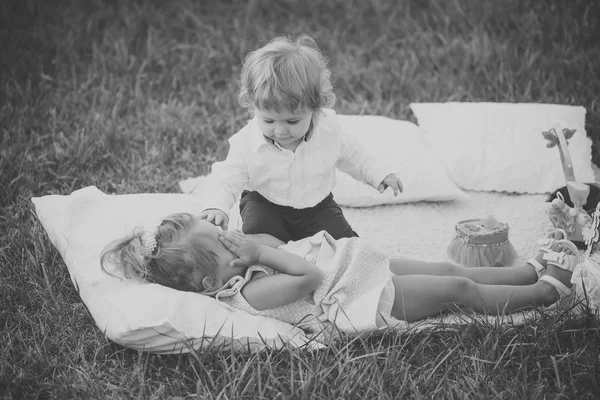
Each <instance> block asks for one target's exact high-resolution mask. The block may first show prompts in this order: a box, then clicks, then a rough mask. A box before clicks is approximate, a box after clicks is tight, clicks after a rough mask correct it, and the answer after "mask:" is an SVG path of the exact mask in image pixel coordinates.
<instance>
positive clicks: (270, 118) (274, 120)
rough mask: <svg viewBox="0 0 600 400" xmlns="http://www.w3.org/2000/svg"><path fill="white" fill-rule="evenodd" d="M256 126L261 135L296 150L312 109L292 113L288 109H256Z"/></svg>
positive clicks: (309, 120) (304, 132)
mask: <svg viewBox="0 0 600 400" xmlns="http://www.w3.org/2000/svg"><path fill="white" fill-rule="evenodd" d="M255 115H256V118H257V120H258V126H259V127H260V129H261V131H262V133H263V135H265V136H266V137H268V138H269V139H272V140H274V141H276V142H277V143H279V145H280V146H281V147H283V148H284V149H288V150H292V151H294V150H296V147H298V144H300V142H301V141H302V140H303V139H304V135H306V133H307V132H308V128H309V127H310V122H311V121H312V116H313V113H312V111H301V112H299V113H293V112H291V111H290V110H287V109H283V110H280V111H275V110H256V113H255Z"/></svg>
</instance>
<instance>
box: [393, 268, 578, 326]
mask: <svg viewBox="0 0 600 400" xmlns="http://www.w3.org/2000/svg"><path fill="white" fill-rule="evenodd" d="M555 277H556V278H557V279H558V276H555ZM392 279H393V282H394V286H395V288H396V298H395V299H394V306H393V307H392V316H393V317H395V318H398V319H401V320H405V321H418V320H421V319H424V318H427V317H432V316H436V315H439V314H440V313H442V312H444V311H448V310H454V311H456V310H460V309H461V308H467V309H473V310H475V311H477V312H480V313H487V314H509V313H511V312H514V311H517V310H520V309H524V308H529V307H535V306H545V305H550V304H552V303H554V302H556V300H557V299H558V293H557V292H556V289H554V288H553V287H552V286H550V285H548V284H546V283H545V282H543V281H540V282H536V283H534V284H532V285H516V286H515V285H485V284H480V283H476V282H474V281H472V280H471V279H468V278H465V277H461V276H433V275H405V276H394V277H393V278H392ZM568 281H569V280H568V279H567V280H565V281H563V283H565V284H567V283H568Z"/></svg>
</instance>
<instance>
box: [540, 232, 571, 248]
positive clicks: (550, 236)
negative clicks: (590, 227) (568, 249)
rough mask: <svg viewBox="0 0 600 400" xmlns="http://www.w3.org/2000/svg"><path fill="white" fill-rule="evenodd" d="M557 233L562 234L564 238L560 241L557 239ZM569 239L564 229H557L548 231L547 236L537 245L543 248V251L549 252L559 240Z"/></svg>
mask: <svg viewBox="0 0 600 400" xmlns="http://www.w3.org/2000/svg"><path fill="white" fill-rule="evenodd" d="M556 233H560V234H561V235H562V237H561V238H560V239H555V238H554V235H555V234H556ZM566 238H567V232H566V231H565V230H564V229H560V228H556V229H552V230H551V231H548V232H547V233H546V235H544V237H543V238H542V239H540V240H538V241H537V244H538V245H540V246H541V247H542V250H549V249H550V246H552V244H554V242H556V241H557V240H562V239H566Z"/></svg>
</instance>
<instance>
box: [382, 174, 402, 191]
mask: <svg viewBox="0 0 600 400" xmlns="http://www.w3.org/2000/svg"><path fill="white" fill-rule="evenodd" d="M388 186H389V187H391V188H392V189H393V190H394V196H398V193H402V191H403V190H404V187H403V186H402V181H401V180H400V179H398V177H396V175H395V174H389V175H388V176H386V177H385V178H383V181H381V183H380V184H379V186H378V187H377V190H379V193H383V192H384V191H385V189H387V188H388Z"/></svg>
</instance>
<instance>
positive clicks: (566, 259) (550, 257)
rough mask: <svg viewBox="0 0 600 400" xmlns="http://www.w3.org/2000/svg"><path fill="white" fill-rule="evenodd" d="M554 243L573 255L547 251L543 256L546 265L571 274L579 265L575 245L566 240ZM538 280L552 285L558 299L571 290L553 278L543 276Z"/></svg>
mask: <svg viewBox="0 0 600 400" xmlns="http://www.w3.org/2000/svg"><path fill="white" fill-rule="evenodd" d="M556 243H559V244H564V245H566V246H567V247H568V248H569V249H570V250H571V251H572V252H573V254H567V253H563V252H557V251H554V250H549V251H548V252H546V254H544V255H543V258H544V260H546V261H547V264H548V265H553V266H555V267H558V268H560V269H563V270H565V271H569V272H573V270H574V269H575V266H576V265H577V264H579V250H578V249H577V246H575V243H573V242H571V241H570V240H566V239H561V240H558V241H556ZM536 262H537V261H536ZM534 266H535V265H534ZM536 271H537V269H536ZM539 280H540V281H544V282H546V283H548V284H550V285H552V286H553V287H554V288H555V289H556V291H557V292H558V296H559V299H561V298H563V297H565V296H568V295H569V294H571V288H570V287H568V286H567V285H565V284H564V283H562V282H561V281H559V280H558V279H556V278H555V277H553V276H550V275H547V274H544V275H542V276H541V277H540V278H539Z"/></svg>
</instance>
